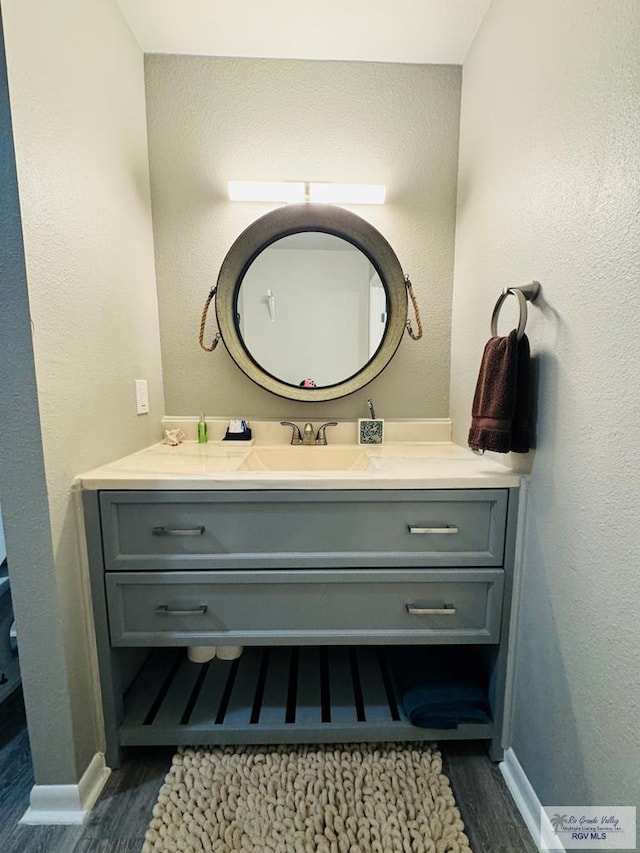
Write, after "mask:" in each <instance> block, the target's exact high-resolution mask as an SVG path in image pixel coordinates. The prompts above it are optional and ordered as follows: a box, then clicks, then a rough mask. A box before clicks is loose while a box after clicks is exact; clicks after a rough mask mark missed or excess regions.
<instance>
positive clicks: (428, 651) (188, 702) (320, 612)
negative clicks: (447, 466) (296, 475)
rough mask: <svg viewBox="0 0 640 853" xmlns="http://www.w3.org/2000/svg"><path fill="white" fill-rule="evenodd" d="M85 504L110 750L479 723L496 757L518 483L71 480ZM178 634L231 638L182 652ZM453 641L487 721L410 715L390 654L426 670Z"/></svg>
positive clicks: (478, 731)
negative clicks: (152, 486) (135, 483)
mask: <svg viewBox="0 0 640 853" xmlns="http://www.w3.org/2000/svg"><path fill="white" fill-rule="evenodd" d="M84 509H85V523H86V530H87V542H88V549H89V564H90V573H91V584H92V595H93V607H94V616H95V625H96V636H97V644H98V656H99V665H100V677H101V685H102V694H103V705H104V718H105V725H106V732H107V747H108V761H109V763H110V764H111V765H112V766H113V765H114V764H117V761H118V752H119V748H120V747H121V746H126V745H143V744H189V743H263V742H290V743H296V742H314V741H315V742H320V741H324V742H330V741H336V742H339V741H345V740H350V741H357V740H360V741H363V740H437V739H440V740H442V739H443V738H474V739H476V738H485V739H486V740H488V741H489V742H490V750H491V754H492V755H493V756H494V757H496V758H498V757H500V754H501V749H502V729H503V711H504V691H505V682H506V669H507V668H506V660H507V651H508V640H509V623H510V618H509V617H510V612H511V591H512V579H513V553H514V540H515V515H516V510H517V490H516V489H450V490H440V491H437V490H419V489H416V490H396V491H390V490H361V491H350V490H333V491H327V490H318V491H311V490H264V491H258V490H246V491H242V490H234V491H101V492H94V491H86V492H84ZM190 645H242V646H244V647H245V649H244V653H243V654H242V656H241V657H240V658H238V659H237V660H235V661H224V660H219V659H214V660H213V661H211V662H210V663H208V664H194V663H191V662H189V661H188V659H187V656H186V653H185V647H187V646H190ZM461 647H463V648H462V652H463V653H464V659H465V661H466V664H468V665H469V666H467V667H466V669H467V670H470V671H473V672H474V674H477V676H478V678H479V683H482V684H483V685H484V689H485V690H486V694H487V697H488V700H489V702H490V706H491V718H492V719H491V721H489V722H483V723H475V724H459V725H458V726H457V728H452V729H445V730H440V729H424V728H417V727H415V726H413V725H411V723H410V722H409V720H408V719H407V717H406V714H405V713H404V710H403V706H402V696H401V694H400V692H399V688H398V685H397V683H396V678H395V672H394V667H395V666H396V665H397V662H398V661H399V660H402V657H400V658H399V657H398V655H400V656H402V655H404V654H405V653H406V654H407V655H409V653H410V652H411V654H412V655H413V659H417V660H418V661H422V662H423V664H424V671H425V673H427V672H428V671H429V670H430V669H431V665H432V664H434V665H435V667H436V669H437V665H438V663H439V662H440V661H441V659H442V660H446V655H447V654H449V653H450V651H451V650H452V649H454V648H457V649H458V652H460V651H461ZM403 650H404V651H403ZM416 654H418V655H419V657H418V658H416V657H415V656H416ZM458 659H459V658H458ZM394 662H395V663H394ZM420 666H422V664H421V665H420ZM425 677H427V676H426V675H425ZM474 677H475V675H474Z"/></svg>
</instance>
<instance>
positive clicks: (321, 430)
mask: <svg viewBox="0 0 640 853" xmlns="http://www.w3.org/2000/svg"><path fill="white" fill-rule="evenodd" d="M328 426H338V421H329V422H328V423H326V424H322V426H321V427H318V433H317V435H316V444H326V443H327V435H326V429H327V427H328Z"/></svg>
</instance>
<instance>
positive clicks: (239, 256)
mask: <svg viewBox="0 0 640 853" xmlns="http://www.w3.org/2000/svg"><path fill="white" fill-rule="evenodd" d="M305 231H320V232H324V233H326V234H333V235H334V236H336V237H341V238H342V239H343V240H346V241H348V242H349V243H351V244H352V245H353V246H355V247H356V248H357V249H359V250H360V251H361V252H363V253H364V254H365V255H366V256H367V257H368V258H369V260H370V261H371V263H372V264H373V266H374V267H375V268H376V270H377V272H378V275H379V276H380V279H381V281H382V284H383V286H384V288H385V290H386V293H387V307H388V319H387V328H386V330H385V333H384V335H383V337H382V341H381V343H380V346H379V347H378V349H377V351H376V353H375V354H374V356H373V357H372V358H371V359H370V360H369V361H368V362H367V363H366V364H365V365H364V367H363V368H362V369H361V370H359V371H358V372H357V373H355V374H353V376H350V377H349V378H348V379H346V380H345V381H344V382H338V383H336V384H334V385H326V386H323V387H320V388H300V387H296V386H294V385H289V384H288V383H286V382H282V381H281V380H279V379H276V378H275V377H274V376H272V375H271V374H270V373H267V372H266V371H265V370H264V369H263V368H262V367H261V366H260V365H259V364H258V363H257V362H256V361H254V359H253V358H252V357H251V355H250V354H249V352H248V351H247V349H246V347H245V345H244V343H243V341H242V337H241V335H240V332H239V330H238V325H237V307H236V306H237V298H238V290H239V288H240V285H241V284H242V280H243V278H244V275H245V273H246V271H247V269H248V268H249V266H250V264H251V263H252V262H253V261H254V260H255V258H256V257H257V256H258V255H259V254H260V252H262V251H263V250H264V249H266V248H267V247H268V246H269V245H271V243H274V242H275V241H276V240H279V239H281V238H283V237H288V236H289V235H290V234H298V233H301V232H305ZM215 304H216V317H217V321H218V328H219V329H220V334H221V336H222V340H223V342H224V345H225V346H226V348H227V351H228V352H229V355H230V356H231V358H232V359H233V360H234V361H235V363H236V364H237V365H238V367H239V368H240V370H242V372H243V373H245V374H246V375H247V376H248V377H249V379H251V380H252V381H253V382H255V383H256V384H257V385H259V386H260V387H261V388H264V389H266V390H267V391H270V392H271V393H272V394H277V395H278V396H279V397H285V398H286V399H289V400H304V401H305V402H307V403H308V402H320V401H324V400H335V399H337V398H339V397H346V396H347V395H348V394H352V393H353V392H354V391H358V390H360V388H363V387H364V386H365V385H367V384H368V383H369V382H371V381H372V380H373V379H375V377H376V376H378V374H379V373H380V372H381V371H382V370H384V368H385V367H386V366H387V364H389V362H390V361H391V359H392V358H393V356H394V354H395V352H396V350H397V349H398V346H399V344H400V341H401V339H402V334H403V332H404V329H405V326H406V320H407V289H406V284H405V279H404V274H403V272H402V268H401V266H400V262H399V261H398V258H397V257H396V254H395V252H394V251H393V249H392V248H391V246H390V245H389V243H388V242H387V240H386V239H385V238H384V237H383V236H382V234H381V233H380V232H379V231H378V230H377V229H376V228H374V227H373V225H370V224H369V223H368V222H366V221H365V220H364V219H362V218H361V217H359V216H357V215H356V214H355V213H351V211H349V210H345V209H344V208H342V207H336V206H335V205H331V204H312V203H307V204H292V205H285V206H283V207H280V208H278V209H276V210H272V211H270V212H269V213H267V214H265V215H264V216H261V217H260V219H257V220H256V221H255V222H253V223H252V224H251V225H250V226H249V227H248V228H246V229H245V230H244V231H243V232H242V234H240V236H239V237H238V238H237V239H236V240H235V241H234V243H233V245H232V246H231V248H230V249H229V251H228V253H227V255H226V257H225V259H224V261H223V263H222V266H221V268H220V274H219V275H218V282H217V290H216V303H215Z"/></svg>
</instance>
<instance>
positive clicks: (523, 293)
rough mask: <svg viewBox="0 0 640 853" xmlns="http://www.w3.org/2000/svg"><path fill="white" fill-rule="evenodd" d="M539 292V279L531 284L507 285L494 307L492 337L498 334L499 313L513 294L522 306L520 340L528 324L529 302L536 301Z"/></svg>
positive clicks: (519, 323) (519, 321)
mask: <svg viewBox="0 0 640 853" xmlns="http://www.w3.org/2000/svg"><path fill="white" fill-rule="evenodd" d="M539 292H540V282H538V281H531V282H529V284H524V285H522V287H505V288H504V290H503V291H502V293H501V294H500V296H499V297H498V301H497V302H496V304H495V307H494V309H493V314H492V315H491V335H492V337H494V338H495V337H497V335H498V315H499V314H500V309H501V308H502V305H503V303H504V301H505V299H506V298H507V296H509V295H510V294H511V295H513V296H515V297H516V298H517V300H518V306H519V308H520V316H519V317H518V328H517V332H518V340H521V339H522V336H523V335H524V330H525V328H526V325H527V302H535V300H536V298H537V296H538V293H539Z"/></svg>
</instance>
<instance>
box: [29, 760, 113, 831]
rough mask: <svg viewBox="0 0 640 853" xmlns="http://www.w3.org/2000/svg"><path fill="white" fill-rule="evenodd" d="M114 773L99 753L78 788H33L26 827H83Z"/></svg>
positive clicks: (72, 786)
mask: <svg viewBox="0 0 640 853" xmlns="http://www.w3.org/2000/svg"><path fill="white" fill-rule="evenodd" d="M110 775H111V770H110V769H109V768H108V767H107V766H106V764H105V762H104V755H103V754H102V753H101V752H97V753H96V754H95V755H94V756H93V758H92V759H91V761H90V763H89V766H88V767H87V769H86V770H85V771H84V773H83V774H82V778H81V779H80V781H79V782H78V784H77V785H34V786H33V788H32V789H31V796H30V798H29V799H30V803H31V805H30V806H29V808H28V809H27V810H26V812H25V813H24V815H23V816H22V817H21V818H20V821H19V822H20V823H24V824H30V825H35V824H39V825H42V824H51V825H53V824H83V823H84V822H85V820H86V819H87V817H88V815H89V812H90V811H91V808H92V807H93V805H94V803H95V802H96V800H97V799H98V797H99V796H100V794H101V792H102V789H103V788H104V786H105V784H106V781H107V779H108V778H109V776H110Z"/></svg>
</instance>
